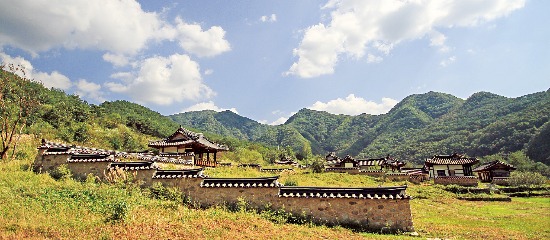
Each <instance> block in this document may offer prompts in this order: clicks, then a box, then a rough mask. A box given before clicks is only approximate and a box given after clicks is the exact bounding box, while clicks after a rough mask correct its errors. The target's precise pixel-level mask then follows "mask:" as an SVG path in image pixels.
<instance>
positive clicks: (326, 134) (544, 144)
mask: <svg viewBox="0 0 550 240" xmlns="http://www.w3.org/2000/svg"><path fill="white" fill-rule="evenodd" d="M0 80H1V81H2V83H3V84H1V85H0V86H1V87H0V90H2V91H1V94H0V101H1V103H2V104H0V106H1V109H0V112H2V115H3V116H7V117H6V118H5V119H6V120H7V123H10V124H11V123H12V122H13V123H17V122H15V121H11V120H12V119H13V120H15V119H18V116H24V118H25V119H26V120H28V121H19V124H20V125H17V124H15V125H13V126H12V125H9V126H11V127H10V128H9V129H21V130H22V132H23V133H29V134H33V135H35V136H37V137H38V138H47V139H59V140H62V141H65V142H68V143H82V144H88V143H93V145H95V146H101V147H105V148H109V149H116V150H127V151H128V150H131V151H136V150H143V149H144V148H146V145H147V142H148V141H149V140H151V139H156V138H162V137H166V136H168V135H170V134H171V133H172V132H173V131H174V129H176V128H177V127H179V125H183V126H184V127H186V128H189V129H190V130H192V131H197V132H199V131H200V132H203V133H204V134H205V135H207V136H208V137H209V138H211V139H212V140H215V141H218V142H220V143H223V144H227V145H228V146H230V147H233V149H239V148H240V147H246V146H252V148H255V150H254V151H256V150H257V151H261V152H262V153H261V154H264V155H266V154H268V151H270V150H268V149H265V148H262V147H260V146H259V145H254V144H250V145H249V144H247V143H245V141H251V142H258V143H262V144H264V145H267V146H271V147H282V148H283V149H286V150H289V149H292V151H294V153H296V154H297V155H301V156H308V155H310V154H312V153H313V154H317V155H324V154H326V153H327V152H336V153H337V154H338V155H340V156H342V155H346V154H350V155H352V156H355V157H381V156H385V155H387V154H391V155H393V156H396V157H398V158H399V159H403V160H408V161H411V162H416V163H420V162H422V161H423V159H424V158H427V157H430V156H432V155H434V154H449V153H453V152H459V153H466V154H467V155H469V156H475V157H483V156H487V155H494V154H505V153H513V152H517V151H524V152H525V153H526V154H527V155H528V156H529V157H530V158H531V159H533V160H536V161H538V162H542V163H545V164H549V163H550V145H549V144H550V123H549V116H550V90H547V91H544V92H538V93H533V94H529V95H525V96H522V97H518V98H507V97H503V96H499V95H496V94H493V93H489V92H478V93H475V94H473V95H472V96H470V97H469V98H468V99H465V100H464V99H460V98H457V97H455V96H452V95H450V94H444V93H437V92H428V93H424V94H414V95H411V96H408V97H406V98H405V99H403V100H402V101H401V102H399V103H398V104H396V105H395V106H394V107H393V108H392V109H391V110H390V111H389V112H388V113H386V114H381V115H369V114H361V115H358V116H348V115H342V114H340V115H335V114H330V113H327V112H323V111H314V110H310V109H301V110H300V111H298V112H297V113H296V114H294V115H293V116H292V117H290V118H289V119H288V120H287V121H286V122H285V123H284V124H282V125H278V126H269V125H265V124H261V123H258V122H256V121H254V120H251V119H249V118H246V117H242V116H239V115H238V114H236V113H234V112H231V111H224V112H215V111H197V112H187V113H180V114H176V115H172V116H163V115H161V114H160V113H158V112H155V111H153V110H151V109H149V108H146V107H143V106H141V105H139V104H135V103H131V102H128V101H113V102H104V103H102V104H101V105H99V106H97V105H93V104H88V103H87V102H85V101H83V100H82V99H80V98H79V97H78V96H76V95H68V94H66V93H64V92H63V91H61V90H57V89H47V88H45V87H44V86H42V85H41V84H39V83H37V82H34V81H30V80H26V81H21V79H20V78H19V77H18V76H16V75H15V74H12V73H9V72H6V71H4V70H0ZM18 94H20V95H18ZM25 96H26V97H25ZM24 97H25V99H28V100H29V101H30V100H32V101H31V102H36V103H37V105H36V108H34V109H35V110H34V111H32V114H31V115H28V116H27V115H26V114H27V113H30V112H25V111H23V112H20V110H21V109H23V108H20V106H17V104H18V103H21V102H22V101H20V100H21V99H23V98H24ZM22 122H25V123H26V124H25V126H22V125H21V123H22ZM6 126H8V125H6ZM14 126H15V127H14ZM22 127H24V128H22ZM0 131H3V132H4V130H1V129H0ZM5 132H7V130H6V131H5ZM3 136H4V135H3ZM4 138H5V137H4ZM4 138H3V139H4ZM262 149H263V150H262ZM272 149H273V148H272ZM287 152H288V151H287ZM270 154H271V153H270ZM271 155H273V154H271ZM271 155H270V156H271ZM542 163H541V164H542Z"/></svg>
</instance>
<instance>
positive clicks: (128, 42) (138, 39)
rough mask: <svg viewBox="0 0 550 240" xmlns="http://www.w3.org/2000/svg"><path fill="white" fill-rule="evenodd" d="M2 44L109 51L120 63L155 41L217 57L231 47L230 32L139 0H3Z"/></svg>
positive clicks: (35, 51) (113, 60) (111, 58)
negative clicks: (166, 16) (167, 17)
mask: <svg viewBox="0 0 550 240" xmlns="http://www.w3.org/2000/svg"><path fill="white" fill-rule="evenodd" d="M0 5H1V6H9V7H3V8H0V22H1V23H2V31H0V47H2V46H12V47H16V48H19V49H23V50H25V51H27V52H29V53H31V54H33V55H34V56H36V55H38V53H39V52H43V51H48V50H51V49H56V48H66V49H75V48H79V49H96V50H103V51H108V52H109V54H106V55H104V56H103V58H104V59H105V61H108V62H111V63H113V64H114V65H115V66H120V65H122V64H124V63H126V62H125V61H127V60H124V59H123V58H122V57H123V56H124V55H126V56H127V55H135V54H137V53H139V52H140V51H141V50H143V49H145V48H146V47H147V44H148V43H149V42H151V41H163V40H170V41H173V40H176V41H178V42H179V43H180V45H181V46H182V47H183V48H184V49H185V50H186V51H187V52H189V53H191V54H195V55H197V56H214V55H217V54H220V53H222V52H225V51H229V50H230V46H229V43H228V42H227V40H225V39H224V35H225V31H224V30H223V29H222V28H221V27H219V26H213V27H211V28H210V29H208V30H206V31H203V30H202V28H201V26H200V25H198V24H187V23H184V22H183V21H182V20H181V18H179V17H178V18H176V20H175V25H173V24H170V23H168V22H166V21H164V20H163V19H161V17H160V15H161V14H158V13H156V12H146V11H144V10H143V9H142V8H141V5H140V4H139V3H138V2H137V1H134V0H120V1H111V0H96V1H87V0H60V1H35V0H20V1H8V0H0Z"/></svg>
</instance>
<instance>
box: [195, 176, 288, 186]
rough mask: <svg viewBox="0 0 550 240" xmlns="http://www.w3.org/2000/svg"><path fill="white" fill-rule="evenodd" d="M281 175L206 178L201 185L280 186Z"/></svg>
mask: <svg viewBox="0 0 550 240" xmlns="http://www.w3.org/2000/svg"><path fill="white" fill-rule="evenodd" d="M277 179H279V177H263V178H205V179H204V180H203V181H202V182H201V187H280V186H282V184H280V183H279V182H277Z"/></svg>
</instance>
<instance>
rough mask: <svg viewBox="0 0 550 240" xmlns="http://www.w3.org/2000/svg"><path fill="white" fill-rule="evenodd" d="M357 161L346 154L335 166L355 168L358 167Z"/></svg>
mask: <svg viewBox="0 0 550 240" xmlns="http://www.w3.org/2000/svg"><path fill="white" fill-rule="evenodd" d="M358 164H359V162H357V160H355V159H353V158H352V157H351V156H350V155H346V156H345V157H344V159H342V161H340V162H339V163H338V164H336V166H335V167H341V168H356V167H358Z"/></svg>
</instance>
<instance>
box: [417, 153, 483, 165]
mask: <svg viewBox="0 0 550 240" xmlns="http://www.w3.org/2000/svg"><path fill="white" fill-rule="evenodd" d="M477 162H479V160H477V158H467V157H464V156H463V155H459V154H456V153H455V154H453V155H434V156H433V157H432V158H428V159H426V162H425V164H426V165H472V164H476V163H477Z"/></svg>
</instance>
